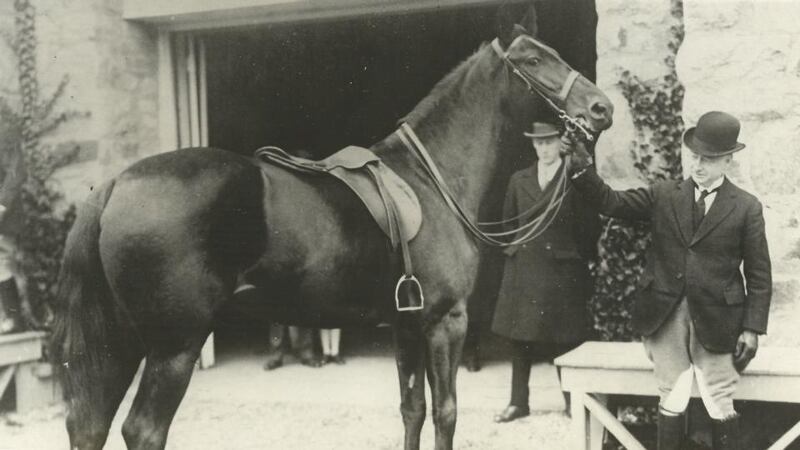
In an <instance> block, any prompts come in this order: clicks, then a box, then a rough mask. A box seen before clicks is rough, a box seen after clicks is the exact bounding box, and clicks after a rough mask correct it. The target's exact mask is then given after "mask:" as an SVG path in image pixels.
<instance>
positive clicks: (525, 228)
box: [395, 36, 594, 247]
mask: <svg viewBox="0 0 800 450" xmlns="http://www.w3.org/2000/svg"><path fill="white" fill-rule="evenodd" d="M520 39H531V40H533V39H532V38H530V37H527V36H519V37H517V38H516V39H515V40H514V42H512V43H511V45H509V48H511V47H512V46H513V45H514V44H515V43H516V42H517V41H518V40H520ZM534 42H536V41H534ZM536 44H537V45H539V44H538V43H536ZM492 48H493V49H494V51H495V53H497V55H498V56H499V57H500V59H501V60H502V61H503V62H504V63H505V64H506V67H510V68H511V70H512V72H513V73H514V74H516V75H517V76H518V77H519V78H521V79H522V81H523V82H525V84H526V86H527V87H528V90H529V91H530V92H533V93H536V94H538V95H539V96H541V97H542V98H543V99H544V100H545V101H546V102H547V104H548V105H549V106H550V107H551V108H552V109H553V110H554V111H555V112H557V113H558V117H559V119H560V120H561V121H562V122H563V123H564V126H565V128H566V132H567V133H569V134H576V133H577V132H579V131H580V132H581V133H582V134H583V137H584V138H585V139H586V140H587V141H593V140H594V136H593V135H592V133H591V132H590V131H589V130H587V129H586V128H584V127H583V125H582V124H581V123H580V121H578V120H577V119H576V118H573V117H571V116H570V115H568V114H567V112H566V111H564V110H563V109H561V108H559V107H558V105H556V104H555V102H553V101H552V100H550V98H548V97H547V96H546V95H545V94H544V93H543V92H542V91H547V90H548V88H546V87H545V86H543V85H540V83H538V82H537V81H536V80H535V79H531V80H529V79H528V78H527V77H526V76H525V75H524V74H523V73H522V71H521V70H519V68H518V67H517V66H516V65H515V64H514V63H513V62H512V61H511V60H510V59H509V57H508V52H506V51H503V49H502V48H501V47H500V43H499V41H498V40H497V39H495V40H494V41H492ZM580 76H581V75H580V73H579V72H577V71H575V70H573V71H572V72H570V74H569V75H568V76H567V78H566V80H565V82H564V85H563V86H562V87H561V90H560V92H559V93H558V94H557V95H556V97H557V98H558V99H559V100H560V101H562V102H564V101H566V98H567V96H568V95H569V92H570V91H571V89H572V86H573V85H574V84H575V81H576V80H577V79H578V78H579V77H580ZM395 133H396V134H397V136H398V137H399V138H400V140H401V141H402V142H403V145H405V146H406V148H407V149H408V150H409V151H410V152H411V154H412V155H414V156H415V157H416V159H417V160H418V161H419V163H420V165H421V166H422V167H423V168H424V169H425V172H426V173H427V174H428V176H429V177H430V178H431V180H432V181H433V184H434V186H436V189H437V190H438V191H439V194H440V195H441V196H442V198H443V199H444V201H445V203H446V204H447V206H448V207H449V208H450V210H451V211H453V213H454V214H455V215H456V217H457V218H458V219H459V221H460V222H461V223H462V224H463V225H464V227H465V228H466V229H467V230H468V231H469V232H470V234H472V235H473V236H474V237H475V238H476V239H478V240H479V241H481V242H484V243H486V244H489V245H492V246H495V247H511V246H515V245H521V244H525V243H527V242H530V241H532V240H534V239H536V238H537V237H539V236H540V235H541V234H542V233H543V232H544V231H545V230H546V229H547V228H548V227H549V226H550V224H552V223H553V220H555V218H556V216H557V215H558V212H559V211H560V209H561V205H562V203H563V201H564V198H565V196H566V194H567V192H569V190H570V188H571V187H570V185H569V183H568V181H567V170H566V168H567V167H568V165H569V155H567V156H566V157H565V158H564V163H563V164H564V165H563V167H562V169H561V171H560V172H561V173H560V175H559V176H558V178H557V180H556V184H555V187H554V189H553V193H552V195H551V196H550V198H549V199H548V201H547V202H546V205H545V206H544V210H543V211H542V212H541V213H540V214H538V215H536V210H538V209H540V208H541V207H542V206H543V204H544V202H540V203H537V204H535V205H534V206H533V207H531V208H529V209H528V210H526V211H524V212H522V213H521V214H519V215H517V216H515V217H512V218H506V219H504V220H501V221H497V222H477V223H476V222H474V221H473V220H472V219H470V217H469V216H468V215H467V213H466V211H465V210H464V208H463V207H462V206H461V205H460V204H459V203H458V200H456V198H455V197H454V196H453V193H452V191H451V190H450V188H449V187H448V185H447V183H446V182H445V180H444V178H443V177H442V174H441V172H440V171H439V168H438V167H437V166H436V163H435V162H434V161H433V159H432V158H431V156H430V154H429V153H428V150H427V149H426V148H425V145H424V144H423V143H422V141H421V140H420V139H419V136H417V134H416V133H415V132H414V130H413V129H412V128H411V126H410V125H409V124H407V123H402V124H401V125H400V128H398V129H397V131H395ZM530 215H536V217H533V219H532V220H531V221H530V222H528V223H526V224H523V225H521V226H519V227H517V228H514V229H511V230H506V231H500V232H487V231H484V230H482V229H481V228H480V227H481V226H500V225H506V224H509V223H516V222H517V221H518V220H519V219H523V218H527V217H529V216H530ZM507 236H517V237H515V238H514V239H512V240H510V241H506V240H500V239H498V238H504V237H507Z"/></svg>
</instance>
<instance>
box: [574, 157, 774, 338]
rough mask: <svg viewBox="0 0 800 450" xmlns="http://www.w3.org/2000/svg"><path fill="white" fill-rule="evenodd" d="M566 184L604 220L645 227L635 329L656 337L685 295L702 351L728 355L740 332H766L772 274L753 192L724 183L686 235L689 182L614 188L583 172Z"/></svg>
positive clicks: (690, 200) (691, 191) (689, 214)
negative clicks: (648, 230)
mask: <svg viewBox="0 0 800 450" xmlns="http://www.w3.org/2000/svg"><path fill="white" fill-rule="evenodd" d="M573 185H574V186H575V187H576V188H578V189H580V190H581V191H582V192H583V193H584V195H586V196H587V197H589V198H592V199H593V200H592V202H591V203H592V204H593V205H596V206H597V207H598V208H600V212H602V213H604V214H606V215H609V216H614V217H620V218H628V219H639V220H649V221H650V223H651V227H652V236H653V241H652V244H651V246H650V249H649V250H648V254H647V267H646V268H645V271H644V273H643V274H642V276H641V278H640V282H639V298H638V299H637V301H636V302H635V304H634V310H633V323H632V325H633V327H634V329H635V330H636V331H638V332H639V333H641V334H642V335H645V336H648V335H650V334H652V333H653V332H655V331H656V330H657V329H658V328H659V327H660V326H661V324H662V323H664V321H665V320H666V319H667V317H668V316H669V314H670V313H671V312H672V310H673V308H674V307H675V305H676V304H677V303H678V302H679V301H680V300H681V298H682V297H683V296H686V297H687V300H688V302H689V310H690V311H691V315H692V320H693V322H694V325H695V329H696V331H697V336H698V338H699V340H700V342H701V343H702V344H703V346H704V347H705V348H707V349H708V350H711V351H715V352H724V353H730V352H733V350H734V349H735V347H736V339H737V338H738V336H739V334H741V332H742V329H743V328H746V329H749V330H753V331H755V332H757V333H766V331H767V316H768V313H769V304H770V299H771V297H772V273H771V264H770V258H769V250H768V249H767V239H766V236H765V233H764V217H763V214H762V207H761V203H760V202H759V201H758V200H757V199H756V198H755V197H754V196H753V195H751V194H749V193H747V192H745V191H743V190H742V189H740V188H738V187H737V186H735V185H734V184H733V183H731V182H730V181H729V180H727V179H726V180H725V181H724V182H723V184H722V186H721V187H720V189H719V191H718V193H717V197H716V199H715V200H714V203H712V205H711V208H710V209H709V210H708V213H707V214H706V216H705V218H704V219H703V222H702V223H701V224H700V226H699V228H698V229H697V232H695V233H692V207H693V203H694V185H693V183H692V181H691V179H687V180H684V181H663V182H660V183H657V184H655V185H653V186H650V187H647V188H640V189H631V190H627V191H615V190H612V189H611V188H610V187H609V186H608V185H607V184H605V183H604V182H603V180H601V179H600V177H599V176H597V174H596V173H594V172H592V171H587V172H586V173H585V174H583V175H581V176H579V177H577V178H576V179H575V180H573ZM742 263H743V265H742ZM740 266H742V267H743V270H740ZM742 274H744V280H743V279H742ZM745 281H746V285H745Z"/></svg>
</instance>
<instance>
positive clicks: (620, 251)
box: [590, 0, 684, 340]
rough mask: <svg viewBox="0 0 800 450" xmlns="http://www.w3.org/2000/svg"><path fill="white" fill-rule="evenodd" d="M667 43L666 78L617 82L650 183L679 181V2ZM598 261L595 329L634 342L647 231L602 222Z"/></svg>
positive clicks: (625, 74) (635, 152)
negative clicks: (635, 299) (635, 302)
mask: <svg viewBox="0 0 800 450" xmlns="http://www.w3.org/2000/svg"><path fill="white" fill-rule="evenodd" d="M670 12H671V16H672V19H673V23H672V25H671V27H670V39H669V41H668V43H667V56H666V57H665V58H664V60H663V62H664V64H665V66H666V68H667V73H666V75H664V76H662V77H658V78H653V79H648V80H643V79H641V78H640V77H638V76H636V75H635V74H634V73H632V72H631V71H630V70H623V71H622V72H621V75H620V80H619V82H618V83H617V85H618V87H619V88H620V90H621V91H622V95H623V96H624V97H625V100H626V101H627V103H628V107H629V108H630V111H631V116H632V117H633V125H634V130H635V133H634V139H633V142H631V146H630V153H631V156H632V157H633V160H634V166H635V168H636V169H637V172H638V175H639V176H640V177H641V178H642V179H643V180H644V181H645V182H646V183H647V184H652V183H655V182H657V181H660V180H665V179H679V178H681V176H682V172H683V167H682V165H681V138H682V135H683V130H684V124H683V119H682V112H683V97H684V88H683V85H682V84H681V83H680V81H679V80H678V75H677V73H676V71H675V56H676V55H677V52H678V49H679V48H680V46H681V43H682V42H683V37H684V28H683V1H682V0H672V1H671V11H670ZM603 223H604V229H603V233H602V234H601V236H600V242H599V258H598V261H597V263H596V264H595V265H594V266H593V267H592V272H593V274H594V276H595V293H594V296H593V298H592V301H591V303H590V308H591V311H592V315H593V317H594V326H595V329H596V330H597V331H598V333H599V335H600V338H602V339H604V340H632V339H635V338H636V336H635V335H634V333H633V331H632V330H631V327H630V311H631V310H632V304H633V297H634V292H635V286H636V281H637V279H638V277H639V274H641V272H642V270H643V268H644V264H645V252H646V250H647V247H648V246H649V245H650V232H649V230H650V228H649V226H648V225H647V224H645V223H631V222H628V221H622V220H618V219H611V218H605V219H604V222H603Z"/></svg>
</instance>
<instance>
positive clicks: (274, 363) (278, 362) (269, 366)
mask: <svg viewBox="0 0 800 450" xmlns="http://www.w3.org/2000/svg"><path fill="white" fill-rule="evenodd" d="M282 365H283V360H282V359H270V360H268V361H267V362H265V363H264V370H275V369H277V368H278V367H281V366H282Z"/></svg>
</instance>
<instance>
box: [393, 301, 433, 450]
mask: <svg viewBox="0 0 800 450" xmlns="http://www.w3.org/2000/svg"><path fill="white" fill-rule="evenodd" d="M394 341H395V358H396V359H397V373H398V376H399V379H400V412H401V414H402V415H403V425H404V426H405V447H404V448H405V450H418V449H419V434H420V431H421V430H422V424H423V423H424V422H425V380H424V377H425V341H424V339H423V335H422V330H421V327H420V324H419V319H418V318H417V317H416V316H412V315H405V314H401V315H400V317H399V318H398V321H397V324H396V325H395V327H394Z"/></svg>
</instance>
